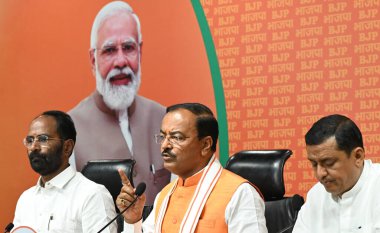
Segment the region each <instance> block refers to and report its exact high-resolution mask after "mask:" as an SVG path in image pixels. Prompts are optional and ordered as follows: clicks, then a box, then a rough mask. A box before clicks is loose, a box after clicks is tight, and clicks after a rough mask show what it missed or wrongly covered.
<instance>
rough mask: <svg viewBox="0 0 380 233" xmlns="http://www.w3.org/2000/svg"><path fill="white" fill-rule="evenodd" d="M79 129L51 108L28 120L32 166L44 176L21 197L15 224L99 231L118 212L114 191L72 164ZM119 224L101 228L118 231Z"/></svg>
mask: <svg viewBox="0 0 380 233" xmlns="http://www.w3.org/2000/svg"><path fill="white" fill-rule="evenodd" d="M75 140H76V130H75V127H74V123H73V121H72V120H71V118H70V116H69V115H67V114H66V113H64V112H61V111H47V112H44V113H42V114H41V115H39V116H38V117H36V118H35V119H34V120H33V121H32V122H31V124H30V128H29V132H28V135H27V136H26V137H25V139H24V145H25V147H26V148H27V152H28V158H29V161H30V165H31V167H32V168H33V170H34V171H35V172H37V173H38V174H40V175H41V176H40V178H39V179H38V182H37V184H36V186H34V187H31V188H30V189H28V190H26V191H25V192H24V193H23V194H22V195H21V196H20V198H19V200H18V202H17V206H16V211H15V218H14V220H13V223H14V225H15V229H16V228H20V227H22V226H26V227H31V228H33V229H34V230H35V231H36V232H38V233H44V232H57V233H64V232H67V233H69V232H71V233H81V232H83V233H93V232H97V231H99V230H100V229H101V228H102V227H103V226H105V225H106V224H107V223H108V222H109V221H110V220H111V219H112V218H114V217H115V216H116V213H115V208H114V203H113V200H112V197H111V194H110V193H109V192H108V190H107V189H106V188H105V187H104V186H103V185H99V184H96V183H94V182H92V181H90V180H88V179H87V178H85V177H84V176H83V175H82V174H81V173H79V172H76V171H75V169H74V168H72V167H71V166H70V164H69V162H68V161H69V157H70V155H71V153H72V150H73V148H74V145H75ZM116 230H117V226H116V223H113V224H111V225H110V226H109V227H108V228H107V229H105V230H104V231H103V232H107V233H114V232H116Z"/></svg>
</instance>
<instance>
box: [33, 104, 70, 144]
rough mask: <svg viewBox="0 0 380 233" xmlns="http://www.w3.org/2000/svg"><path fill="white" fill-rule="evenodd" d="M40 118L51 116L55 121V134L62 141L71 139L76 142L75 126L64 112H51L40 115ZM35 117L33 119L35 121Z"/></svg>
mask: <svg viewBox="0 0 380 233" xmlns="http://www.w3.org/2000/svg"><path fill="white" fill-rule="evenodd" d="M41 116H51V117H53V118H54V119H55V121H56V123H57V133H58V135H59V137H60V138H61V139H63V140H67V139H71V140H73V141H74V144H75V141H76V136H77V131H76V130H75V125H74V122H73V120H72V119H71V117H70V115H68V114H67V113H65V112H62V111H58V110H51V111H46V112H43V113H41V115H39V116H38V117H41ZM38 117H36V118H35V119H37V118H38Z"/></svg>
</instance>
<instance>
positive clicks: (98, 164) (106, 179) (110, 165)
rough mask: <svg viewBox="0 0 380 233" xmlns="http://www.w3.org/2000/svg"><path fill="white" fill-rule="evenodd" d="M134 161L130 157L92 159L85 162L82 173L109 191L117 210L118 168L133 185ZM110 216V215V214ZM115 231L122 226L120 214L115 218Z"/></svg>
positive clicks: (121, 228) (120, 184) (119, 188)
mask: <svg viewBox="0 0 380 233" xmlns="http://www.w3.org/2000/svg"><path fill="white" fill-rule="evenodd" d="M135 163H136V161H135V160H132V159H123V160H92V161H89V162H87V164H86V165H85V166H84V167H83V169H82V174H83V175H84V176H85V177H87V178H88V179H90V180H92V181H94V182H96V183H98V184H102V185H104V186H105V187H106V188H107V189H108V191H109V192H110V193H111V195H112V198H113V201H114V203H115V209H116V211H117V212H119V210H118V208H117V207H116V198H117V196H118V195H119V193H120V190H121V187H122V186H123V185H122V183H121V179H120V176H119V172H118V169H121V170H123V171H124V172H125V174H126V175H127V177H128V179H129V180H130V182H131V184H132V185H133V179H132V174H133V168H134V165H135ZM111 217H112V216H111ZM116 221H117V225H118V226H117V232H122V231H123V227H124V220H123V217H122V216H120V217H119V218H118V219H117V220H116Z"/></svg>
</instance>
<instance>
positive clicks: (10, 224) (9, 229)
mask: <svg viewBox="0 0 380 233" xmlns="http://www.w3.org/2000/svg"><path fill="white" fill-rule="evenodd" d="M14 226H15V225H13V223H9V224H8V225H7V226H6V227H5V230H4V233H7V232H10V231H11V230H12V228H13V227H14Z"/></svg>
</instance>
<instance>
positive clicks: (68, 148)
mask: <svg viewBox="0 0 380 233" xmlns="http://www.w3.org/2000/svg"><path fill="white" fill-rule="evenodd" d="M74 144H75V143H74V141H73V140H72V139H68V140H66V141H64V143H63V153H64V155H65V156H67V158H69V157H70V155H71V154H72V153H73V150H74Z"/></svg>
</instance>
